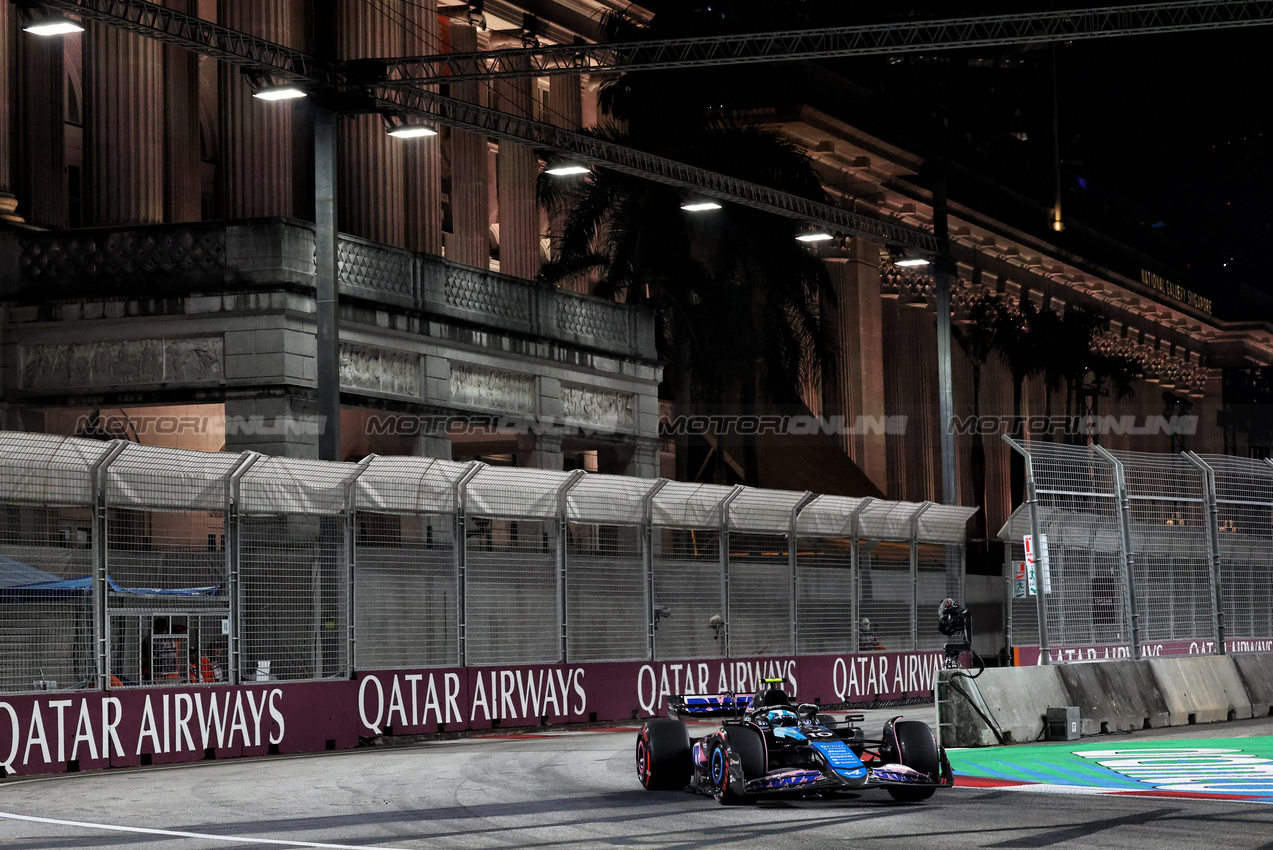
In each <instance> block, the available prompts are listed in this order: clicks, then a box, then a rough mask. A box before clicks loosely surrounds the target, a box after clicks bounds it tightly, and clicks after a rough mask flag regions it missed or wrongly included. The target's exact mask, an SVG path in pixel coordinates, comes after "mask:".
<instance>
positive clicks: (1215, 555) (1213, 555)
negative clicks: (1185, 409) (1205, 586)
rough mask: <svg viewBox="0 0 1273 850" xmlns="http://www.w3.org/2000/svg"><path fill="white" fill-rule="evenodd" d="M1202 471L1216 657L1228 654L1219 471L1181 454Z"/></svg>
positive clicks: (1194, 456)
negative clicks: (1226, 651) (1222, 567)
mask: <svg viewBox="0 0 1273 850" xmlns="http://www.w3.org/2000/svg"><path fill="white" fill-rule="evenodd" d="M1181 454H1182V455H1184V458H1185V460H1187V461H1189V462H1190V463H1192V464H1193V465H1194V466H1196V467H1198V469H1199V470H1200V471H1201V472H1202V499H1203V503H1204V504H1205V505H1206V506H1207V555H1208V556H1209V558H1210V560H1211V613H1212V623H1213V624H1214V626H1215V634H1216V654H1217V655H1224V654H1225V646H1224V586H1223V581H1222V580H1221V577H1220V502H1219V496H1218V495H1217V493H1216V471H1215V470H1214V469H1212V468H1211V465H1210V464H1208V463H1207V462H1206V461H1205V460H1203V459H1202V458H1200V457H1198V455H1197V453H1195V452H1181Z"/></svg>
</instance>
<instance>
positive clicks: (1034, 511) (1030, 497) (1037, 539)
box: [1003, 434, 1052, 664]
mask: <svg viewBox="0 0 1273 850" xmlns="http://www.w3.org/2000/svg"><path fill="white" fill-rule="evenodd" d="M1003 439H1004V442H1006V443H1007V444H1008V445H1009V446H1011V447H1012V450H1013V451H1015V452H1017V453H1018V454H1020V455H1021V456H1022V457H1023V458H1025V501H1026V504H1027V505H1029V506H1030V539H1031V540H1032V541H1033V542H1034V561H1035V567H1036V569H1035V575H1036V578H1035V594H1034V603H1035V608H1036V610H1037V611H1038V616H1039V662H1040V663H1041V664H1051V663H1052V652H1051V649H1050V648H1049V647H1048V603H1047V594H1046V593H1044V592H1043V588H1044V583H1043V535H1042V534H1041V533H1040V531H1039V496H1038V492H1037V491H1036V490H1035V484H1034V464H1033V463H1032V462H1031V459H1030V453H1029V452H1028V451H1026V450H1025V446H1022V445H1020V444H1018V443H1017V441H1016V440H1014V439H1012V438H1011V437H1009V436H1008V435H1007V434H1004V435H1003ZM1026 584H1027V586H1028V585H1029V578H1028V577H1027V580H1026ZM1027 592H1028V591H1027Z"/></svg>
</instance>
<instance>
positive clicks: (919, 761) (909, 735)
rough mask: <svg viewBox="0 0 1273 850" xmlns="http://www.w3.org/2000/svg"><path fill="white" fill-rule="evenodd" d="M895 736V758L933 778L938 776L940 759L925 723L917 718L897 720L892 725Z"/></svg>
mask: <svg viewBox="0 0 1273 850" xmlns="http://www.w3.org/2000/svg"><path fill="white" fill-rule="evenodd" d="M893 734H894V735H896V736H897V749H898V753H897V760H898V761H899V762H901V763H902V764H904V765H906V766H907V767H909V768H910V769H911V770H918V771H919V772H920V773H923V774H925V775H927V776H930V777H932V778H933V779H934V780H936V779H937V778H938V776H940V770H941V759H940V758H939V757H938V755H937V742H936V741H934V740H933V732H932V730H931V729H929V728H928V724H927V723H922V722H920V721H918V720H899V721H897V723H895V724H894V725H893Z"/></svg>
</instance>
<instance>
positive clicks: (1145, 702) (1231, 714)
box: [937, 653, 1273, 747]
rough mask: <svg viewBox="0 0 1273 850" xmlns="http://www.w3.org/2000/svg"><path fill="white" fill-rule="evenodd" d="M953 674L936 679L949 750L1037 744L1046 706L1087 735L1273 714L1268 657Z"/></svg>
mask: <svg viewBox="0 0 1273 850" xmlns="http://www.w3.org/2000/svg"><path fill="white" fill-rule="evenodd" d="M952 672H955V671H942V672H941V674H940V675H939V676H938V695H937V696H938V705H937V709H938V717H937V722H938V724H939V725H940V727H941V734H942V743H943V744H944V745H945V746H949V747H980V746H993V745H995V744H999V743H1022V742H1028V741H1034V740H1036V739H1038V738H1039V737H1041V736H1042V734H1043V731H1044V718H1045V716H1046V714H1047V710H1048V709H1049V708H1061V707H1064V706H1071V705H1073V706H1078V708H1079V714H1080V717H1081V718H1082V727H1081V731H1082V734H1083V735H1084V736H1089V735H1099V734H1101V733H1105V732H1126V731H1133V730H1137V729H1144V728H1147V727H1158V726H1184V725H1187V724H1189V723H1214V722H1217V721H1222V720H1241V719H1245V718H1249V717H1252V716H1263V715H1265V714H1273V654H1268V653H1264V654H1259V655H1257V654H1244V655H1239V656H1231V655H1205V656H1191V657H1183V658H1152V659H1147V660H1142V661H1102V662H1090V663H1082V664H1055V665H1047V666H1040V667H996V668H989V669H987V670H986V671H984V672H983V673H982V674H981V676H980V677H979V678H976V679H972V678H970V677H968V676H965V675H956V676H954V677H952ZM952 682H953V683H952ZM957 688H958V690H957ZM960 690H962V691H963V693H960ZM994 730H998V732H999V736H1002V739H1003V740H1002V741H1001V740H1000V737H999V736H996V734H995V732H994Z"/></svg>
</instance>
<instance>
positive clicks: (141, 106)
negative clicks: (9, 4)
mask: <svg viewBox="0 0 1273 850" xmlns="http://www.w3.org/2000/svg"><path fill="white" fill-rule="evenodd" d="M83 39H84V86H83V90H84V195H85V197H84V201H85V203H84V223H85V224H86V225H107V224H154V223H157V222H161V221H163V217H164V184H165V179H164V79H163V56H164V45H163V44H162V42H158V41H155V40H154V39H149V38H145V37H144V36H140V35H135V34H133V33H130V32H127V31H125V30H121V29H119V28H118V27H113V26H110V25H108V24H101V23H95V22H92V21H86V22H85V33H84V36H83Z"/></svg>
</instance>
